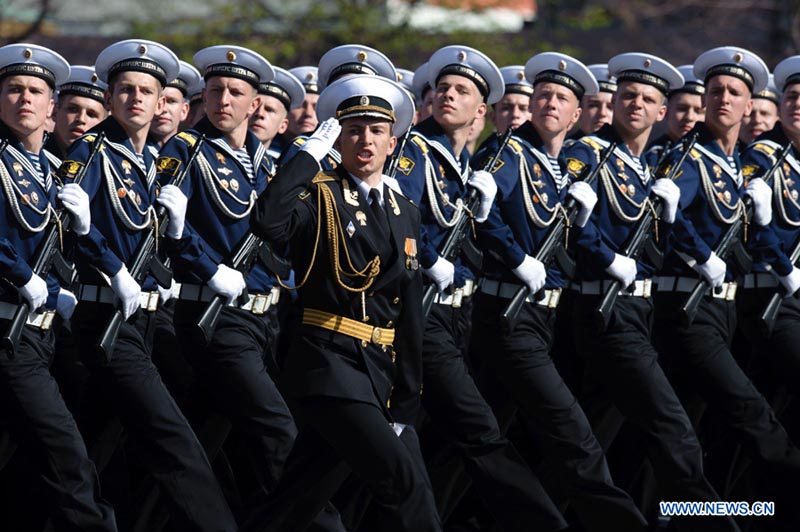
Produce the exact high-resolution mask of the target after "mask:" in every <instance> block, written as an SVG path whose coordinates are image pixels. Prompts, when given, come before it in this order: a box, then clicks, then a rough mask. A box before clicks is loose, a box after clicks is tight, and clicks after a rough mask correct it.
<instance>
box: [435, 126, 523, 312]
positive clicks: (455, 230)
mask: <svg viewBox="0 0 800 532" xmlns="http://www.w3.org/2000/svg"><path fill="white" fill-rule="evenodd" d="M513 134H514V128H512V127H509V128H508V130H506V132H505V134H504V135H503V138H502V139H501V140H500V146H499V147H498V148H497V152H496V153H495V154H494V157H492V158H491V159H489V161H487V162H486V164H484V165H483V170H484V171H487V172H488V171H491V169H492V168H494V167H495V165H496V164H497V161H498V160H500V157H501V156H502V154H503V150H504V149H506V146H507V145H508V141H509V140H511V136H512V135H513ZM480 201H481V200H480V196H479V195H478V191H477V190H475V189H474V188H473V189H472V190H470V193H469V196H467V201H466V203H467V207H466V208H467V212H470V213H471V212H472V211H474V210H475V209H477V208H478V204H479V203H480ZM470 220H471V218H470V217H469V216H468V215H466V214H463V213H462V215H461V217H460V218H459V219H458V220H457V221H456V224H455V225H454V226H453V227H451V228H450V232H449V233H447V236H446V237H445V239H444V242H443V243H442V247H441V250H440V252H439V255H441V256H442V257H444V258H445V259H446V260H448V261H450V262H454V261H455V260H456V259H457V258H458V256H459V255H460V254H461V246H462V244H463V241H464V239H465V238H466V237H467V229H468V228H469V222H470ZM436 291H437V290H436V283H431V284H429V285H427V286H426V287H425V293H424V294H423V295H422V311H423V313H424V315H425V316H426V317H427V316H428V315H430V313H431V309H432V308H433V300H434V299H435V298H436Z"/></svg>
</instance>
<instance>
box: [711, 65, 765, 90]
mask: <svg viewBox="0 0 800 532" xmlns="http://www.w3.org/2000/svg"><path fill="white" fill-rule="evenodd" d="M722 75H725V76H733V77H735V78H739V79H740V80H742V81H744V82H745V84H746V85H747V88H748V89H750V90H751V91H752V90H753V75H752V74H751V73H750V72H748V71H747V70H745V69H744V68H743V67H740V66H739V65H716V66H713V67H711V68H709V69H708V70H707V71H706V79H705V81H706V83H708V80H709V78H712V77H714V76H722Z"/></svg>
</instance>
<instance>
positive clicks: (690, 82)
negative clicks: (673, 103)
mask: <svg viewBox="0 0 800 532" xmlns="http://www.w3.org/2000/svg"><path fill="white" fill-rule="evenodd" d="M678 72H680V73H681V76H683V80H684V81H683V86H682V87H678V88H677V89H672V90H671V91H669V95H670V96H672V95H673V94H678V93H681V92H686V93H689V94H697V95H699V96H702V95H704V94H705V93H706V87H705V85H704V84H703V80H702V79H697V77H696V76H695V75H694V65H681V66H679V67H678Z"/></svg>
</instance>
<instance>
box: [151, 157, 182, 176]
mask: <svg viewBox="0 0 800 532" xmlns="http://www.w3.org/2000/svg"><path fill="white" fill-rule="evenodd" d="M182 163H183V161H181V160H180V159H176V158H175V157H159V158H158V159H157V160H156V169H157V171H158V173H159V174H169V175H171V176H175V174H177V173H178V168H180V166H181V164H182Z"/></svg>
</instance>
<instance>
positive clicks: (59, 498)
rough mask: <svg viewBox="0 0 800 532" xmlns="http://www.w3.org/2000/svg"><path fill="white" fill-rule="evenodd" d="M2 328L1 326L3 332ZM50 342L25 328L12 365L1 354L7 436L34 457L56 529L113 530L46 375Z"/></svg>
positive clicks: (76, 435) (49, 335)
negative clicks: (24, 445) (13, 437)
mask: <svg viewBox="0 0 800 532" xmlns="http://www.w3.org/2000/svg"><path fill="white" fill-rule="evenodd" d="M7 325H8V321H6V320H2V321H0V328H2V329H3V330H5V328H6V327H7ZM53 338H54V333H53V331H52V330H49V331H42V330H41V329H38V328H34V327H31V326H28V325H26V326H25V328H24V330H23V332H22V337H21V339H20V343H19V346H18V348H17V349H16V351H15V355H14V358H13V360H9V358H8V356H7V352H6V350H5V349H0V392H1V393H2V397H3V405H4V406H3V411H4V414H5V415H7V416H9V418H10V421H11V424H10V427H9V428H10V429H11V430H12V432H15V433H16V436H17V438H18V439H20V440H21V441H23V442H28V444H29V445H31V447H32V450H34V452H35V454H36V455H37V456H36V458H37V463H38V464H40V465H41V467H40V469H39V471H37V474H38V475H39V476H40V477H41V480H42V481H43V482H41V485H42V486H43V487H44V493H45V495H46V506H47V507H48V509H49V511H50V513H51V514H52V518H53V522H54V524H55V525H56V527H57V529H58V530H65V531H75V532H78V531H115V530H117V525H116V522H115V520H114V511H113V510H112V508H111V506H110V505H109V504H108V503H107V502H106V501H105V500H103V499H102V498H101V496H100V487H99V482H98V479H97V471H96V470H95V466H94V464H93V463H92V462H91V461H90V460H89V457H88V454H87V451H86V446H85V445H84V442H83V438H82V437H81V435H80V432H79V431H78V427H77V425H76V423H75V420H74V419H73V417H72V414H71V413H70V411H69V410H68V409H67V407H66V405H65V404H64V400H63V398H62V397H61V393H60V392H59V389H58V385H57V384H56V381H55V379H54V378H53V377H52V375H51V374H50V370H49V364H50V360H51V357H52V356H53V351H54V345H53ZM9 524H10V523H6V525H7V526H8V525H9Z"/></svg>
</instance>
